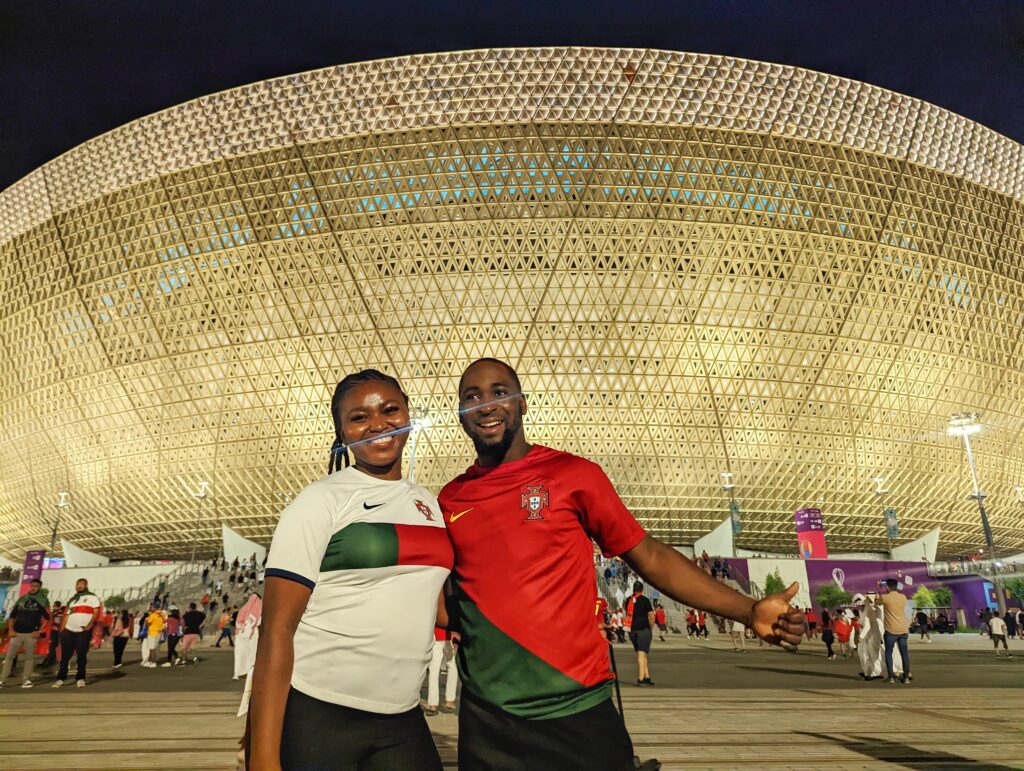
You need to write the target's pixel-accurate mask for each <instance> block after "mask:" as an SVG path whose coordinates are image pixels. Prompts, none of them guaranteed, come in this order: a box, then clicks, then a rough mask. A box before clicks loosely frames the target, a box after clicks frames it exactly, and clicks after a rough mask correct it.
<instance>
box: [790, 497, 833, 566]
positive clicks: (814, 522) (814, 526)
mask: <svg viewBox="0 0 1024 771" xmlns="http://www.w3.org/2000/svg"><path fill="white" fill-rule="evenodd" d="M793 520H794V521H795V522H796V540H797V545H798V546H799V548H800V556H801V557H803V558H804V559H808V560H809V559H825V558H827V557H828V546H827V545H826V543H825V523H824V522H823V521H822V519H821V509H800V510H799V511H797V512H796V513H795V514H794V515H793Z"/></svg>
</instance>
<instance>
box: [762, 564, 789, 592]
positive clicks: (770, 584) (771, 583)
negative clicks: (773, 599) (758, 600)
mask: <svg viewBox="0 0 1024 771" xmlns="http://www.w3.org/2000/svg"><path fill="white" fill-rule="evenodd" d="M784 591H786V583H785V581H783V580H782V576H780V575H779V570H778V568H776V569H775V572H774V573H769V574H768V575H766V576H765V577H764V593H765V594H766V595H767V594H775V593H776V592H784Z"/></svg>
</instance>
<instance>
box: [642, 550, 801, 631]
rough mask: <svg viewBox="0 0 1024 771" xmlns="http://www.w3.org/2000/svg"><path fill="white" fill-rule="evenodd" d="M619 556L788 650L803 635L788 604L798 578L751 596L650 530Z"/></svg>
mask: <svg viewBox="0 0 1024 771" xmlns="http://www.w3.org/2000/svg"><path fill="white" fill-rule="evenodd" d="M622 558H623V559H624V560H625V561H626V562H627V563H629V565H630V566H631V567H632V568H633V569H634V570H636V572H637V573H639V574H640V575H642V576H643V577H644V578H645V579H646V580H647V582H648V583H650V584H651V585H652V586H654V587H656V588H657V589H659V590H660V591H661V592H662V593H664V594H667V595H668V596H669V597H671V598H672V599H673V600H675V601H676V602H681V603H683V604H684V605H689V606H692V607H697V608H701V609H702V610H705V611H707V612H709V613H713V614H715V615H716V616H725V617H726V618H731V619H733V620H735V621H739V622H741V623H743V624H745V625H746V626H749V627H750V628H751V629H753V630H754V633H755V634H756V635H757V636H758V637H760V638H762V639H763V640H765V641H767V642H769V643H773V644H775V645H781V646H782V647H783V648H785V649H786V650H796V647H797V646H798V645H799V644H800V641H801V640H802V639H803V629H804V614H803V612H802V611H801V610H800V609H798V608H792V607H790V605H789V601H790V600H791V599H793V596H794V595H795V594H796V592H797V589H798V588H799V585H798V584H795V583H794V584H792V585H791V586H790V587H789V588H788V589H787V590H786V591H785V592H779V593H778V594H769V595H768V596H767V597H765V598H763V599H761V600H757V601H755V600H753V599H751V598H750V597H746V596H744V595H742V594H740V593H739V592H737V591H736V590H735V589H733V588H731V587H729V586H727V585H726V584H724V583H722V582H720V581H716V580H715V579H713V578H712V577H711V576H709V575H708V574H707V573H705V572H704V571H703V570H701V569H700V568H699V567H697V565H696V564H694V563H693V562H692V561H691V560H688V559H687V558H686V557H684V556H683V555H682V554H680V553H679V552H677V551H676V550H675V549H673V548H671V547H669V546H666V545H665V544H663V543H662V542H661V541H658V540H656V539H654V538H651V536H647V537H646V538H644V540H642V541H641V542H640V543H638V544H637V545H636V546H634V547H633V548H632V549H630V550H629V551H628V552H626V553H625V554H623V555H622Z"/></svg>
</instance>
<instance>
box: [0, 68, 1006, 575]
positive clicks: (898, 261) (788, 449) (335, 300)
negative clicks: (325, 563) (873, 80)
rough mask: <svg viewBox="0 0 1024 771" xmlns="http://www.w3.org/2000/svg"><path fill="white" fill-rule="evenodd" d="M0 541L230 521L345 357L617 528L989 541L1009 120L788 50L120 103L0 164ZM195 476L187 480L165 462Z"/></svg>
mask: <svg viewBox="0 0 1024 771" xmlns="http://www.w3.org/2000/svg"><path fill="white" fill-rule="evenodd" d="M0 215H2V216H0V266H2V271H0V328H2V345H0V356H2V359H3V361H2V367H0V369H2V380H0V429H2V433H0V552H3V553H5V554H7V555H8V556H12V557H16V556H19V555H21V554H22V553H23V552H24V551H25V550H26V549H28V548H33V547H37V546H45V545H46V544H48V542H49V539H50V528H51V526H52V524H53V520H54V518H55V516H56V514H57V509H56V508H55V503H56V501H57V497H58V493H59V492H60V491H67V492H68V493H69V501H70V506H68V507H67V508H66V509H64V510H63V512H62V515H61V520H60V535H61V536H63V537H66V538H68V539H69V540H71V541H73V542H75V543H76V544H78V545H80V546H82V547H84V548H86V549H92V550H95V551H99V552H101V553H103V554H107V555H110V556H112V557H146V556H164V557H176V556H177V557H180V556H187V555H188V554H189V552H190V549H191V547H192V544H193V543H196V544H197V545H198V552H197V553H198V554H212V553H214V552H215V551H216V549H217V545H218V544H219V540H220V523H225V524H228V525H230V526H231V527H233V528H235V529H236V530H238V531H239V532H241V533H242V534H243V535H246V536H248V537H250V538H253V539H255V540H258V541H262V542H267V541H268V540H269V537H270V535H271V533H272V531H273V528H274V524H275V522H276V519H277V515H278V513H279V511H280V510H281V508H282V507H283V506H284V504H285V503H286V501H287V500H289V499H290V497H291V496H292V495H294V493H295V492H296V491H297V490H299V489H300V488H302V487H303V486H304V485H305V484H307V483H308V482H309V481H311V480H312V479H314V478H315V477H317V476H319V475H322V474H323V473H324V471H325V468H326V464H327V450H328V448H329V446H330V444H331V434H332V429H331V424H330V418H329V415H328V408H327V403H328V400H329V398H330V393H331V390H332V388H333V385H334V384H335V383H336V382H337V381H338V379H340V378H341V377H342V376H343V375H344V374H345V373H347V372H351V371H353V370H355V369H357V368H361V367H364V366H367V365H374V366H379V367H380V368H382V369H384V370H386V371H388V372H391V373H393V374H395V375H397V376H398V377H399V378H400V379H401V380H402V382H403V384H404V386H405V388H406V390H407V391H408V392H409V394H410V395H411V397H412V400H413V403H414V406H415V407H416V408H418V409H419V410H421V411H425V412H427V413H429V415H430V416H431V419H432V423H433V425H432V427H431V428H430V429H429V430H426V431H424V432H423V433H422V434H421V435H420V436H419V437H418V442H417V449H416V453H417V457H416V476H417V481H418V482H421V483H424V484H426V485H427V486H428V487H430V488H432V489H435V490H436V489H438V488H439V487H440V486H441V485H442V484H443V483H444V482H446V481H447V480H448V479H450V478H451V477H452V476H454V475H455V474H456V473H458V472H459V471H460V470H462V469H463V468H464V467H465V466H466V465H467V464H468V463H469V462H470V460H471V446H470V444H469V442H468V440H466V439H465V437H464V436H463V435H462V434H461V431H460V429H459V428H458V425H457V421H456V417H455V413H454V410H455V403H456V396H455V388H456V382H457V379H458V376H459V373H460V372H461V370H462V368H463V367H464V366H465V364H467V363H468V362H469V361H471V360H472V359H474V358H476V357H479V356H496V357H501V358H505V359H507V360H509V361H510V362H512V363H513V364H514V365H515V366H516V367H517V368H518V370H519V372H520V374H521V377H522V379H523V383H524V389H525V390H526V391H527V393H528V395H529V400H530V415H529V420H528V435H529V437H530V438H531V440H532V441H535V442H541V443H544V444H549V445H551V446H554V447H558V448H561V449H565V450H569V451H572V452H576V453H580V454H582V455H585V456H587V457H589V458H592V459H594V460H596V461H598V462H600V463H601V464H602V465H603V466H604V467H605V468H606V469H607V471H608V473H609V475H610V476H611V478H612V479H613V481H614V482H615V484H616V486H617V488H618V490H619V491H620V493H621V495H622V497H623V499H624V500H625V501H626V503H627V504H628V505H629V506H630V507H631V509H632V510H633V511H634V512H635V513H636V514H637V516H638V517H639V518H640V519H641V521H642V522H643V523H644V524H645V525H646V526H647V527H648V528H649V529H650V531H651V532H652V533H653V534H654V535H656V536H658V537H661V538H663V539H665V540H668V541H670V542H673V543H689V542H692V541H693V540H694V539H695V538H697V537H699V536H700V535H702V534H704V533H707V532H708V531H710V530H711V529H712V528H713V527H714V526H715V525H716V524H717V523H719V522H720V521H722V519H724V518H725V516H727V514H728V511H727V503H728V499H727V498H726V495H725V493H724V492H723V490H722V477H721V474H722V472H726V471H728V472H731V473H732V474H733V475H734V476H733V478H732V479H733V482H734V483H735V485H736V487H735V491H734V492H735V495H736V499H737V502H738V503H739V505H740V508H741V509H742V511H743V525H744V529H743V533H742V535H741V536H740V537H739V540H738V543H739V545H740V546H746V547H749V548H754V549H763V550H785V551H795V545H796V542H795V536H794V534H793V511H794V510H795V509H798V508H802V507H804V506H814V505H816V504H818V505H820V508H822V509H823V511H824V520H825V524H826V527H827V530H828V536H829V543H830V546H831V548H832V549H833V550H856V551H863V550H873V549H881V548H884V547H885V546H886V540H885V528H884V523H883V517H882V505H881V503H880V501H879V499H878V498H877V496H876V495H875V493H874V491H875V483H874V481H873V479H874V478H875V477H883V478H884V486H885V488H886V489H888V490H889V494H888V496H887V497H886V499H885V505H887V506H893V507H894V508H896V509H897V511H898V513H899V516H900V523H901V527H902V535H903V536H904V538H903V539H900V540H901V541H902V540H905V539H906V538H913V537H917V536H919V535H921V534H922V533H923V532H925V531H927V530H929V529H931V528H933V527H935V526H941V528H942V537H941V541H940V553H943V554H947V555H952V554H960V553H963V552H965V551H966V550H968V549H970V548H977V547H978V546H979V545H981V543H982V530H981V525H980V522H979V518H978V513H977V508H976V505H975V503H974V502H973V501H971V500H968V499H967V494H968V493H969V492H970V491H971V489H972V488H971V482H970V473H969V469H968V466H967V462H966V458H965V455H964V451H963V448H962V446H961V444H960V443H959V440H958V439H957V438H955V437H950V436H947V434H946V430H945V429H946V424H947V421H948V419H949V416H950V414H951V413H956V412H961V411H964V410H973V411H977V412H980V413H981V414H982V420H983V423H984V430H983V432H982V433H981V434H979V435H977V436H975V437H973V444H974V449H975V454H976V456H977V461H978V469H979V473H980V476H981V484H982V487H983V488H984V489H985V491H986V492H987V493H988V494H989V497H988V499H987V501H986V504H987V506H988V508H989V513H990V517H991V522H992V527H993V531H994V533H995V537H996V542H997V546H999V547H1000V548H1001V549H1003V550H1015V551H1021V550H1024V524H1022V515H1024V502H1022V500H1021V493H1020V491H1019V490H1016V491H1015V489H1014V488H1015V487H1017V486H1018V485H1022V484H1024V449H1022V446H1021V434H1022V430H1024V375H1022V372H1024V340H1022V332H1021V330H1022V328H1024V268H1022V265H1024V237H1022V226H1024V148H1022V147H1021V146H1020V145H1018V144H1016V143H1014V142H1012V141H1010V140H1008V139H1006V138H1005V137H1002V136H1000V135H998V134H996V133H994V132H992V131H990V130H989V129H987V128H985V127H983V126H980V125H978V124H976V123H972V122H971V121H969V120H967V119H965V118H962V117H960V116H958V115H955V114H952V113H950V112H947V111H945V110H942V109H940V108H938V107H936V106H934V105H931V104H927V103H924V102H921V101H918V100H916V99H911V98H908V97H905V96H901V95H898V94H894V93H891V92H889V91H885V90H883V89H880V88H876V87H874V86H870V85H866V84H863V83H857V82H852V81H849V80H844V79H841V78H837V77H832V76H829V75H824V74H821V73H816V72H810V71H806V70H800V69H795V68H792V67H785V66H781V65H775V64H765V63H760V62H752V61H743V60H739V59H732V58H726V57H717V56H707V55H697V54H686V53H674V52H667V51H653V50H624V49H582V48H549V49H515V50H485V51H473V52H461V53H443V54H435V55H429V56H413V57H407V58H401V59H389V60H383V61H375V62H367V63H361V64H354V65H346V66H339V67H335V68H330V69H326V70H320V71H316V72H309V73H304V74H300V75H293V76H289V77H284V78H279V79H276V80H269V81H265V82H261V83H256V84H253V85H250V86H246V87H243V88H238V89H235V90H233V91H229V92H225V93H220V94H215V95H212V96H209V97H204V98H202V99H197V100H195V101H193V102H189V103H187V104H183V105H181V106H178V107H174V108H172V109H169V110H166V111H164V112H161V113H158V114H155V115H150V116H148V117H145V118H142V119H140V120H137V121H134V122H133V123H130V124H128V125H126V126H123V127H121V128H119V129H117V130H115V131H112V132H110V133H108V134H105V135H103V136H100V137H98V138H96V139H94V140H92V141H90V142H87V143H85V144H83V145H81V146H79V147H77V148H75V149H73V150H71V151H70V152H68V153H66V154H65V155H63V156H61V157H59V158H57V159H55V160H54V161H52V162H50V163H48V164H46V165H45V166H43V167H41V168H40V169H38V170H36V171H35V172H33V173H32V174H30V175H29V176H27V177H25V178H24V179H22V180H21V181H19V182H18V183H17V184H15V185H14V186H12V187H10V188H9V189H7V190H6V191H4V192H3V193H0ZM200 481H207V482H209V489H210V495H209V496H208V497H207V499H206V500H205V502H203V503H201V504H200V503H197V499H196V498H194V497H193V496H192V494H191V492H190V491H192V492H194V491H195V490H196V489H197V488H198V487H199V482H200Z"/></svg>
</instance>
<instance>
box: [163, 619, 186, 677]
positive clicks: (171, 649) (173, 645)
mask: <svg viewBox="0 0 1024 771" xmlns="http://www.w3.org/2000/svg"><path fill="white" fill-rule="evenodd" d="M179 640H181V614H180V613H179V612H178V609H177V608H171V611H170V613H168V615H167V661H165V662H164V663H163V664H162V666H165V667H173V666H174V664H175V661H176V660H177V657H178V654H177V648H178V641H179Z"/></svg>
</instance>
